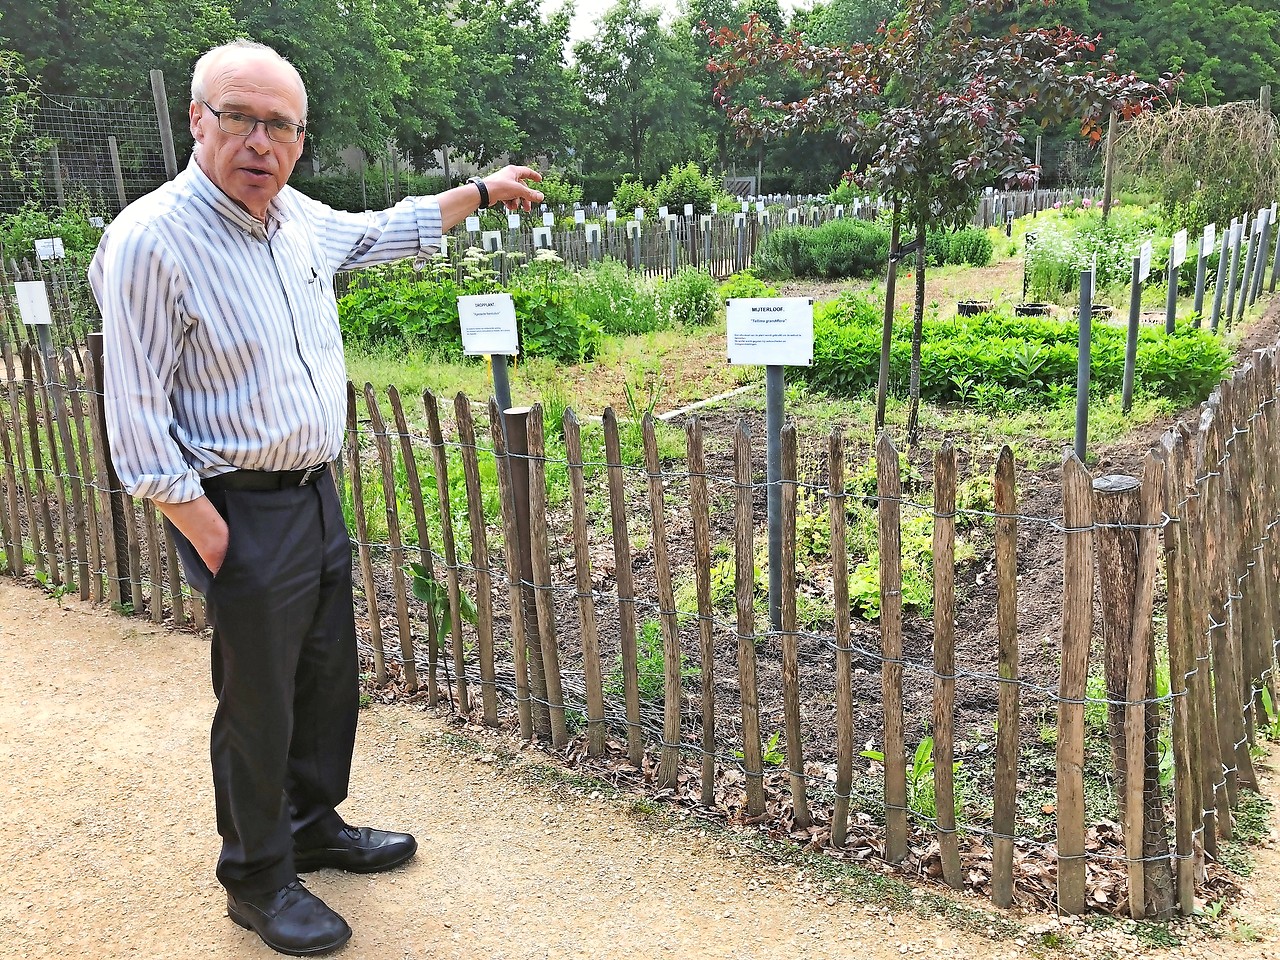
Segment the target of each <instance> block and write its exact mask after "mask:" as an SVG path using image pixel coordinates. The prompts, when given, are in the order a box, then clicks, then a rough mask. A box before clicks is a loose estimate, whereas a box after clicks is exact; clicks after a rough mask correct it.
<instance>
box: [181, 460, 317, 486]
mask: <svg viewBox="0 0 1280 960" xmlns="http://www.w3.org/2000/svg"><path fill="white" fill-rule="evenodd" d="M328 469H329V464H327V463H318V464H316V465H315V466H314V467H307V468H306V469H304V470H232V471H231V472H230V473H220V474H218V475H217V476H216V477H205V478H204V479H203V480H201V481H200V483H201V485H203V486H204V488H205V489H206V490H287V489H288V488H290V487H305V486H307V485H308V484H312V483H315V482H316V481H317V480H319V479H320V478H321V477H323V476H324V473H325V471H326V470H328Z"/></svg>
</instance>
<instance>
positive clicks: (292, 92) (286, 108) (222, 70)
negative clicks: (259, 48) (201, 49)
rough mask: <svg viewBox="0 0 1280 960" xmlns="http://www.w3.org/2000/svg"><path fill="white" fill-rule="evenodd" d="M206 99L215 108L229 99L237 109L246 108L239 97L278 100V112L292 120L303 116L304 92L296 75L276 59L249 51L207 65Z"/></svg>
mask: <svg viewBox="0 0 1280 960" xmlns="http://www.w3.org/2000/svg"><path fill="white" fill-rule="evenodd" d="M205 96H206V97H208V98H209V99H210V101H211V102H213V103H215V104H218V105H222V104H225V102H227V101H228V100H231V101H235V104H234V105H237V106H247V105H248V103H247V102H243V103H242V102H241V99H242V98H247V97H253V98H256V99H261V98H263V97H267V98H274V99H277V100H279V101H280V104H279V112H280V113H281V114H289V115H290V118H291V119H299V120H301V119H304V118H305V113H306V107H305V106H304V104H305V103H306V92H305V89H304V87H303V85H302V78H301V77H300V76H298V72H297V71H296V70H294V69H293V67H291V66H290V65H289V64H287V63H282V62H281V61H280V60H278V59H276V58H275V57H272V56H268V55H264V54H260V53H258V52H256V51H252V50H235V51H228V53H227V54H226V55H225V56H223V57H221V58H220V59H219V60H218V61H217V62H216V63H212V64H210V65H209V70H208V73H207V74H206V80H205ZM220 102H221V103H220Z"/></svg>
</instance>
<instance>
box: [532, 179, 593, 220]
mask: <svg viewBox="0 0 1280 960" xmlns="http://www.w3.org/2000/svg"><path fill="white" fill-rule="evenodd" d="M534 186H535V187H537V189H539V190H541V191H542V202H543V203H545V204H546V205H547V206H548V207H550V208H551V209H552V210H554V209H555V208H556V207H570V208H571V207H573V205H574V204H575V203H578V202H580V201H581V200H582V187H581V186H579V185H578V184H576V183H572V182H570V181H569V180H568V179H567V178H566V177H563V176H561V175H560V174H558V173H553V172H550V171H548V172H547V173H544V174H543V175H542V182H541V183H535V184H534Z"/></svg>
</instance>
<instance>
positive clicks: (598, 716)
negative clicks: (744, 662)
mask: <svg viewBox="0 0 1280 960" xmlns="http://www.w3.org/2000/svg"><path fill="white" fill-rule="evenodd" d="M563 424H564V446H565V451H566V459H567V460H568V461H569V490H570V498H571V500H572V501H573V566H574V573H575V574H576V576H577V584H578V624H579V626H580V627H581V629H582V672H583V676H584V677H585V679H586V683H587V753H588V754H590V755H591V756H593V757H598V756H600V755H601V754H602V753H604V741H605V734H606V732H607V731H606V730H605V724H604V688H603V686H602V681H601V676H600V636H599V633H598V631H597V629H596V604H595V599H594V597H593V596H592V591H591V540H590V533H589V531H590V519H589V518H588V516H587V490H586V481H585V478H584V476H583V463H582V435H581V428H580V427H579V425H578V417H577V415H575V414H574V412H573V410H572V409H571V408H570V409H566V410H565V412H564V418H563Z"/></svg>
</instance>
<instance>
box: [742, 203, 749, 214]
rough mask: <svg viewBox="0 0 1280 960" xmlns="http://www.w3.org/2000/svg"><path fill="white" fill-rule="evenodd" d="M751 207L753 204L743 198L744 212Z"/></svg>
mask: <svg viewBox="0 0 1280 960" xmlns="http://www.w3.org/2000/svg"><path fill="white" fill-rule="evenodd" d="M750 209H751V204H749V203H747V201H745V200H743V201H742V212H743V213H746V212H747V211H748V210H750Z"/></svg>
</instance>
